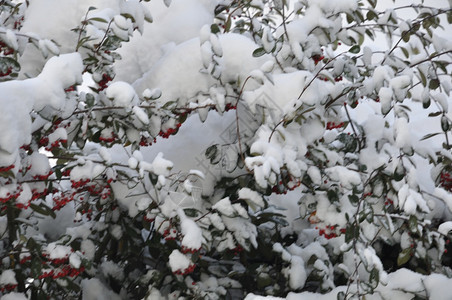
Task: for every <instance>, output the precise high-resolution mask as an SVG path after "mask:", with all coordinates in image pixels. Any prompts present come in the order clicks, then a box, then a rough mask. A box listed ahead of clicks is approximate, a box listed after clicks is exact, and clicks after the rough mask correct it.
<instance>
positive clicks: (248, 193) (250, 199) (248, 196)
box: [239, 188, 265, 209]
mask: <svg viewBox="0 0 452 300" xmlns="http://www.w3.org/2000/svg"><path fill="white" fill-rule="evenodd" d="M239 198H240V199H243V200H245V201H246V202H247V203H248V205H251V207H254V209H256V206H257V207H264V205H265V204H264V201H263V200H262V197H261V196H260V195H259V194H258V193H257V192H255V191H253V190H250V189H249V188H242V189H240V190H239Z"/></svg>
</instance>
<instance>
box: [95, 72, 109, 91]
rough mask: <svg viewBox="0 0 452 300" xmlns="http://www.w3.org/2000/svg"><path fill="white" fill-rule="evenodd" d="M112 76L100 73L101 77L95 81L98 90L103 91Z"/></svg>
mask: <svg viewBox="0 0 452 300" xmlns="http://www.w3.org/2000/svg"><path fill="white" fill-rule="evenodd" d="M112 80H113V78H111V77H110V75H108V74H102V79H101V80H100V81H99V82H98V83H97V84H98V85H99V91H103V90H105V89H106V88H107V87H108V83H109V82H110V81H112Z"/></svg>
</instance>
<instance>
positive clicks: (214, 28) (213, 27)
mask: <svg viewBox="0 0 452 300" xmlns="http://www.w3.org/2000/svg"><path fill="white" fill-rule="evenodd" d="M210 32H212V33H213V34H217V33H219V32H220V27H218V25H217V24H212V25H210Z"/></svg>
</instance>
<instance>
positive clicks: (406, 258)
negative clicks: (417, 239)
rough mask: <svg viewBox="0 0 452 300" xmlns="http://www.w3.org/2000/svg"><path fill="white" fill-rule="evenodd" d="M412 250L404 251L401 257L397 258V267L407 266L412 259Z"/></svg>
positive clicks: (400, 254)
mask: <svg viewBox="0 0 452 300" xmlns="http://www.w3.org/2000/svg"><path fill="white" fill-rule="evenodd" d="M411 253H412V249H411V248H406V249H403V250H402V252H400V253H399V256H398V257H397V265H398V266H401V265H404V264H406V263H407V262H408V261H409V260H410V259H411Z"/></svg>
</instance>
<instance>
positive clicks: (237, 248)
mask: <svg viewBox="0 0 452 300" xmlns="http://www.w3.org/2000/svg"><path fill="white" fill-rule="evenodd" d="M231 251H232V253H234V255H239V253H240V252H243V248H242V246H240V245H237V247H235V248H233V249H231Z"/></svg>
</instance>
